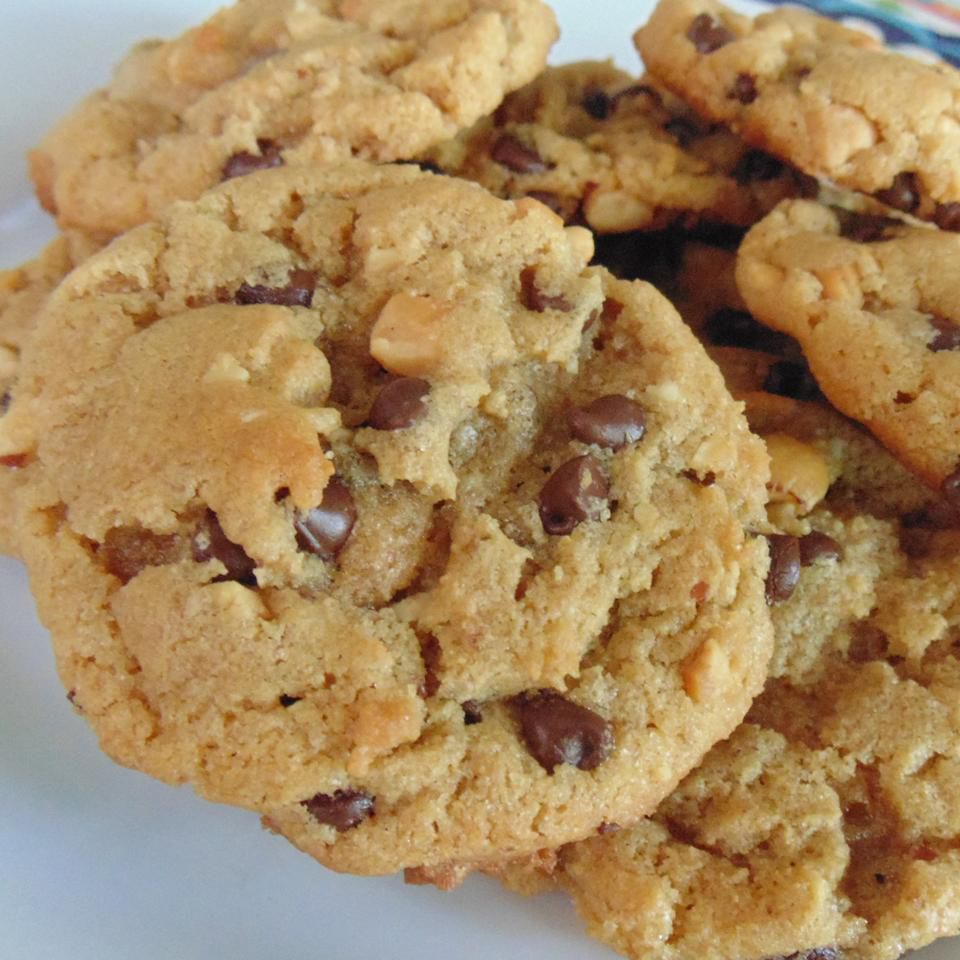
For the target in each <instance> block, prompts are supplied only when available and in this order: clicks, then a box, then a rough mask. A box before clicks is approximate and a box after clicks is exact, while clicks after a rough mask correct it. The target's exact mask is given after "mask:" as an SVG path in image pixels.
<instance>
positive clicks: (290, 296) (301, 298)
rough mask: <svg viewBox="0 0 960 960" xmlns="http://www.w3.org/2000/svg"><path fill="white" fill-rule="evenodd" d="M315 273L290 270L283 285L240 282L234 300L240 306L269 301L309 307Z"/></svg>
mask: <svg viewBox="0 0 960 960" xmlns="http://www.w3.org/2000/svg"><path fill="white" fill-rule="evenodd" d="M316 285H317V275H316V274H315V273H313V271H311V270H291V271H290V275H289V280H288V283H287V285H286V286H284V287H265V286H263V285H262V284H249V283H244V284H241V286H240V289H239V290H237V292H236V294H234V298H233V299H234V301H235V302H236V303H238V304H240V305H241V306H248V305H250V304H254V303H270V304H275V305H277V306H280V307H309V306H310V305H311V304H312V303H313V291H314V289H315V288H316Z"/></svg>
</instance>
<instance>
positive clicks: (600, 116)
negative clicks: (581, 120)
mask: <svg viewBox="0 0 960 960" xmlns="http://www.w3.org/2000/svg"><path fill="white" fill-rule="evenodd" d="M581 104H582V106H583V109H584V110H586V111H587V113H589V114H590V116H591V117H593V119H594V120H606V119H607V117H609V116H610V113H611V111H612V110H613V101H612V100H611V98H610V97H609V96H607V94H606V93H604V92H603V91H602V90H588V91H587V92H586V93H585V94H584V95H583V100H582V101H581Z"/></svg>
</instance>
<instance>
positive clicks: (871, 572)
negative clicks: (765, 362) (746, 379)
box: [504, 348, 960, 960]
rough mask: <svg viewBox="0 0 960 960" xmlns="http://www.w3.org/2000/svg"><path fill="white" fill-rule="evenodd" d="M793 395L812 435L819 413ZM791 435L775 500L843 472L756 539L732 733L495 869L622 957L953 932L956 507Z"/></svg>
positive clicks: (748, 953)
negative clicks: (753, 671) (910, 506)
mask: <svg viewBox="0 0 960 960" xmlns="http://www.w3.org/2000/svg"><path fill="white" fill-rule="evenodd" d="M731 349H732V348H731ZM792 402H793V403H795V404H800V403H803V404H804V408H803V409H804V410H805V412H806V416H807V420H806V423H807V426H808V428H809V426H810V425H812V424H813V423H814V422H815V420H816V419H817V417H818V416H819V420H820V426H819V432H820V434H821V436H822V437H823V438H824V439H827V438H829V436H830V434H831V431H832V428H833V425H835V424H836V423H838V422H839V419H838V418H837V417H836V415H834V414H831V413H830V412H829V410H828V408H826V407H823V406H822V405H819V406H818V405H817V404H814V403H811V402H803V401H792ZM817 411H820V413H819V415H818V413H817ZM762 416H766V414H765V413H762ZM790 422H791V421H781V422H780V423H778V424H777V427H778V428H779V430H780V431H784V432H780V433H771V434H767V437H766V439H767V443H768V446H770V448H771V454H772V459H773V463H772V467H771V474H772V489H773V490H774V491H776V489H777V487H778V486H782V487H783V488H786V489H789V488H791V487H792V488H793V489H794V490H795V491H801V490H802V491H804V492H806V493H810V494H811V495H812V498H813V499H816V497H817V496H818V495H822V494H823V490H824V489H825V488H823V487H821V488H820V490H819V494H818V493H817V490H816V485H815V484H813V483H812V482H811V477H814V476H816V475H817V474H818V470H817V469H816V467H815V460H816V458H817V457H818V456H819V457H820V458H821V464H820V469H821V471H822V469H823V468H824V467H827V466H829V468H830V472H831V473H832V472H833V471H835V470H838V471H839V473H838V474H837V475H836V478H835V479H832V480H831V482H830V484H829V489H827V491H826V494H825V496H823V498H822V499H821V500H820V502H819V503H817V504H815V505H814V506H812V509H811V507H810V503H809V501H808V503H807V504H804V503H803V498H802V497H798V498H797V500H796V503H795V504H794V517H793V520H794V523H795V528H794V529H793V532H792V534H780V535H776V536H773V537H771V538H770V546H771V557H772V561H771V562H772V568H771V574H770V580H769V581H768V583H770V585H771V588H772V589H771V590H770V595H771V600H772V603H773V606H772V607H771V609H772V616H773V621H774V628H775V637H776V641H775V645H776V650H775V654H774V658H773V661H772V664H771V671H770V673H771V676H770V679H769V680H768V682H767V685H766V688H765V690H764V692H763V693H762V694H761V696H760V697H759V698H758V699H757V701H756V702H755V703H754V706H753V707H752V708H751V711H750V713H749V715H748V718H747V722H746V723H744V724H743V725H742V726H741V727H740V728H738V730H737V731H736V733H735V734H734V735H733V736H732V737H731V738H730V739H729V740H728V741H727V742H725V743H723V744H721V745H719V746H717V747H715V748H714V749H713V750H712V751H711V752H710V754H709V755H708V757H707V759H706V761H705V762H704V763H703V765H702V766H701V767H700V768H699V769H698V770H697V771H695V772H694V773H693V774H691V775H690V776H689V777H688V778H687V779H686V780H685V781H684V782H683V784H682V785H681V786H680V788H679V789H678V790H677V791H676V792H675V793H674V794H672V795H671V796H670V797H669V798H668V799H667V800H666V801H665V802H664V803H663V804H661V806H660V807H659V808H658V810H657V812H656V814H655V815H654V816H653V817H652V818H650V819H649V820H647V821H645V822H644V823H642V824H640V825H639V826H635V827H632V828H627V829H619V830H618V829H617V825H615V824H606V825H605V826H604V828H603V829H602V830H601V831H598V835H597V836H596V837H595V838H593V839H591V840H589V841H587V842H585V843H580V844H574V845H571V846H568V847H564V848H562V849H561V850H559V851H555V852H552V853H551V852H549V851H548V852H543V853H541V854H540V855H539V856H537V857H535V858H531V860H530V861H528V862H527V863H526V864H525V865H522V866H520V865H514V866H511V867H509V868H507V869H506V870H505V871H504V878H505V879H506V880H507V882H508V883H509V884H510V885H511V886H513V887H516V888H518V889H520V890H522V891H524V892H535V891H536V890H538V889H542V888H544V887H549V886H551V885H557V884H558V885H560V886H561V887H563V888H564V889H566V890H568V891H569V892H570V893H571V895H572V896H573V898H574V901H575V902H576V905H577V908H578V910H579V912H580V914H581V916H582V917H583V919H584V920H585V921H586V923H587V926H588V929H589V930H590V932H591V933H592V934H593V935H594V936H596V937H598V938H599V939H601V940H603V941H604V942H606V943H608V944H610V945H611V946H612V947H614V948H615V949H617V950H618V951H620V952H621V953H623V954H625V955H627V956H629V957H636V958H640V957H642V958H644V960H648V958H672V960H687V958H689V960H694V958H696V960H704V958H707V960H721V958H722V960H734V958H735V960H761V958H770V957H792V958H797V960H800V958H803V960H837V958H839V957H841V956H842V957H845V958H865V960H866V958H871V960H874V958H876V960H880V958H883V960H894V958H896V957H899V956H900V955H901V954H902V953H903V952H904V951H906V950H910V949H917V948H920V947H922V946H924V945H925V944H927V943H929V942H930V941H932V940H933V939H935V938H937V937H941V936H947V935H951V934H955V933H957V931H958V930H960V854H958V850H957V839H958V837H960V792H958V790H957V782H958V781H957V772H958V770H960V751H958V747H957V744H958V732H960V731H958V718H957V714H956V710H955V704H956V698H957V694H958V689H960V658H958V653H957V645H956V637H957V635H958V630H960V589H958V583H960V580H958V575H960V530H958V529H957V519H958V515H957V513H956V512H955V511H952V510H951V509H950V508H949V506H948V505H946V504H944V503H943V501H939V500H937V499H936V498H935V497H934V496H933V495H931V493H930V492H929V491H928V490H926V489H925V488H924V487H923V486H922V485H921V484H919V483H918V482H916V481H912V484H911V481H910V480H909V479H907V480H905V481H904V479H903V477H902V469H901V468H900V466H899V464H897V463H896V462H895V461H894V460H893V459H892V458H891V457H890V456H889V455H888V454H887V453H886V451H884V450H883V449H882V448H881V447H880V445H879V444H877V443H876V441H874V440H873V439H872V438H870V437H869V436H868V435H866V434H861V435H860V436H861V439H862V445H861V446H860V448H859V450H857V451H856V452H855V453H854V455H853V456H846V455H845V454H844V453H843V448H844V446H845V439H844V438H843V437H842V436H841V435H837V436H836V438H835V439H837V440H839V441H840V443H839V444H821V445H820V446H819V447H817V446H815V445H814V443H812V442H810V441H811V434H810V431H809V429H808V430H807V431H801V432H799V433H797V432H794V433H792V434H791V433H787V432H785V431H787V430H790ZM770 426H772V424H771V423H770V422H768V423H767V427H768V428H769V427H770ZM831 461H832V462H831ZM888 472H889V474H890V476H891V480H892V479H893V478H896V479H898V480H899V481H900V485H901V486H903V485H906V486H907V487H910V486H911V485H912V487H913V490H912V491H910V494H909V495H910V496H912V498H913V499H914V500H915V501H917V502H921V503H923V502H924V501H925V503H924V506H923V507H922V508H921V509H918V510H916V511H911V512H910V513H907V514H901V513H900V511H901V509H902V503H901V501H900V500H899V499H898V498H899V497H900V496H902V495H903V491H896V489H895V484H894V483H893V482H888V483H887V484H886V485H885V489H886V490H887V491H890V492H892V494H893V495H892V496H887V495H886V493H885V492H884V485H883V484H881V485H880V486H879V487H878V486H876V485H874V484H873V479H874V478H876V477H878V476H880V477H882V476H885V475H887V474H888ZM951 526H952V527H953V529H949V528H950V527H951ZM918 534H922V536H920V537H918V536H917V535H918Z"/></svg>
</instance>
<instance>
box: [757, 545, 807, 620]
mask: <svg viewBox="0 0 960 960" xmlns="http://www.w3.org/2000/svg"><path fill="white" fill-rule="evenodd" d="M766 537H767V543H768V544H769V546H770V570H769V572H768V573H767V583H766V590H765V594H766V598H767V603H768V604H770V605H773V604H775V603H780V602H781V601H782V600H789V599H790V597H791V595H792V594H793V591H794V590H796V588H797V584H798V583H799V582H800V541H799V540H798V539H797V538H796V537H788V536H787V535H786V534H782V533H768V534H766Z"/></svg>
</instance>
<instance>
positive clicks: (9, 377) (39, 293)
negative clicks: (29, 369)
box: [0, 235, 94, 554]
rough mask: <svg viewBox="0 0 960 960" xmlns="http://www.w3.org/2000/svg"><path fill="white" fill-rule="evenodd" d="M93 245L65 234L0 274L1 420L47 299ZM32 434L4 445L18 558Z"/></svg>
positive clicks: (6, 549) (5, 540)
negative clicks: (18, 509) (19, 503)
mask: <svg viewBox="0 0 960 960" xmlns="http://www.w3.org/2000/svg"><path fill="white" fill-rule="evenodd" d="M93 251H94V247H93V246H92V245H91V244H89V243H88V242H86V241H85V239H84V238H83V237H81V236H78V235H69V236H68V235H61V236H60V237H58V238H57V239H56V240H53V241H52V242H51V243H50V244H48V245H47V247H46V248H45V249H44V250H43V251H41V253H40V254H39V256H38V257H37V258H36V259H35V260H31V261H30V262H28V263H25V264H23V265H22V266H20V267H16V268H14V269H12V270H3V271H0V409H2V413H0V416H6V415H7V413H8V412H9V411H10V408H11V406H12V404H13V403H14V398H15V387H16V382H17V376H18V374H19V370H20V355H21V353H22V352H23V349H24V347H25V346H26V343H27V341H28V339H29V337H30V334H31V333H32V331H33V327H34V324H35V323H36V319H37V315H38V313H39V311H40V308H41V306H42V304H43V302H44V301H45V300H46V298H47V295H48V294H49V293H50V291H51V290H53V288H54V287H56V285H57V284H58V283H59V282H60V280H61V279H62V278H63V277H64V276H65V275H66V274H67V273H68V272H69V271H70V270H71V269H73V266H74V265H75V264H76V263H79V262H80V261H81V260H84V259H85V258H86V257H87V256H88V255H89V254H90V253H92V252H93ZM28 446H29V434H28V435H27V436H26V437H18V436H16V435H15V434H14V433H12V432H8V433H7V434H6V436H5V437H4V441H3V443H2V445H0V553H6V554H15V553H16V552H17V549H16V532H15V521H14V498H15V496H16V491H17V489H18V488H19V487H20V485H21V484H22V482H23V480H24V477H25V475H26V470H27V467H28V466H29V462H30V459H31V457H30V454H29V452H28V450H27V447H28Z"/></svg>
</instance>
